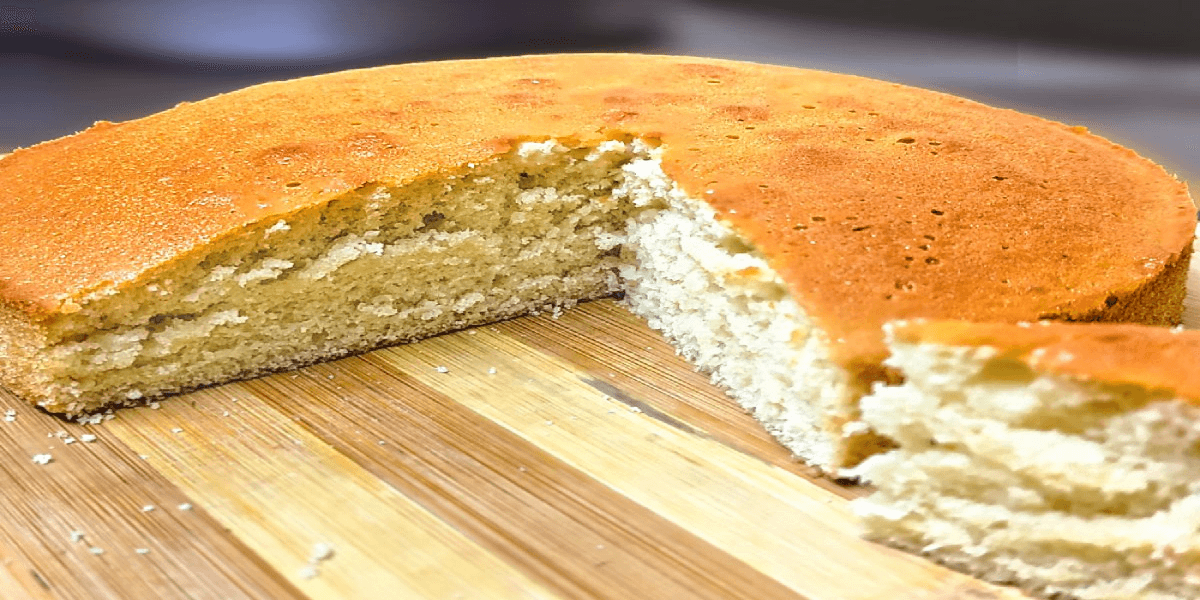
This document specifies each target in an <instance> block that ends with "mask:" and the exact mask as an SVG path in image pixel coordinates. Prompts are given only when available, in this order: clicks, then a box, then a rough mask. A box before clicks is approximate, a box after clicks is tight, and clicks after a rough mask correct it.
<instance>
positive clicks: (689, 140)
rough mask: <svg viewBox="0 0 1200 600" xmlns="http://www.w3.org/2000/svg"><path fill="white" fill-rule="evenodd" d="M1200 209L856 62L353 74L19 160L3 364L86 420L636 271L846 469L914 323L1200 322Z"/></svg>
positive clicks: (263, 88) (421, 67) (676, 331)
mask: <svg viewBox="0 0 1200 600" xmlns="http://www.w3.org/2000/svg"><path fill="white" fill-rule="evenodd" d="M1195 210H1196V208H1195V205H1194V204H1193V203H1192V201H1191V198H1190V197H1189V195H1188V192H1187V189H1186V188H1185V186H1184V185H1183V184H1182V183H1181V182H1179V181H1178V180H1176V179H1175V178H1174V177H1172V176H1171V175H1169V174H1168V173H1166V172H1165V171H1163V169H1162V168H1160V167H1158V166H1157V165H1154V164H1153V163H1151V162H1149V161H1147V160H1145V159H1142V158H1140V157H1138V156H1137V155H1136V154H1134V153H1133V152H1130V151H1129V150H1126V149H1124V148H1121V147H1119V146H1115V145H1114V144H1112V143H1111V142H1108V141H1106V140H1103V139H1101V138H1099V137H1097V136H1094V135H1091V134H1089V133H1087V132H1086V131H1085V130H1083V129H1082V128H1077V127H1068V126H1065V125H1062V124H1058V123H1051V122H1048V121H1045V120H1042V119H1038V118H1036V117H1032V116H1028V115H1023V114H1020V113H1016V112H1012V111H1006V110H998V109H994V108H989V107H986V106H983V105H980V104H977V103H974V102H970V101H967V100H963V99H960V98H954V97H952V96H947V95H944V94H938V93H934V92H928V91H924V90H917V89H913V88H907V87H903V86H899V85H896V84H891V83H887V82H880V81H873V80H868V79H863V78H858V77H850V76H845V75H836V74H831V73H821V72H817V71H807V70H801V69H792V68H786V67H775V66H768V65H756V64H749V63H739V62H732V61H722V60H713V59H701V58H689V57H666V56H638V55H562V56H530V57H513V58H501V59H487V60H469V61H447V62H437V63H423V64H409V65H396V66H389V67H380V68H375V69H365V70H358V71H347V72H342V73H332V74H328V75H321V76H317V77H310V78H302V79H297V80H293V81H284V82H277V83H269V84H264V85H260V86H254V87H251V88H247V89H245V90H240V91H237V92H233V93H229V94H225V95H222V96H217V97H215V98H210V99H207V100H204V101H201V102H196V103H192V104H184V105H181V106H178V107H175V108H173V109H171V110H168V111H165V112H162V113H159V114H156V115H151V116H149V117H146V118H144V119H139V120H136V121H131V122H128V123H118V124H114V123H99V124H97V125H96V126H95V127H92V128H90V129H88V130H87V131H84V132H81V133H79V134H77V135H73V136H69V137H65V138H62V139H59V140H54V141H51V142H47V143H45V144H41V145H38V146H35V147H33V148H29V149H24V150H18V151H16V152H14V153H13V154H12V155H10V156H8V157H6V158H4V159H2V160H0V215H3V218H2V219H0V380H2V381H3V383H4V385H5V386H6V387H8V388H9V389H11V390H12V391H14V392H16V393H17V394H19V395H20V396H22V397H24V398H26V399H27V400H29V401H30V402H33V403H36V404H38V405H39V406H42V407H43V408H45V409H46V410H48V411H52V412H57V413H62V414H66V415H73V416H75V415H83V414H87V413H89V412H91V411H95V410H97V409H100V408H102V407H107V406H114V405H122V404H137V403H140V402H143V401H145V400H146V399H149V398H154V397H158V396H161V395H164V394H169V393H175V392H179V391H183V390H187V389H191V388H195V387H197V386H203V385H211V384H215V383H220V382H223V381H228V380H231V379H235V378H239V377H251V376H254V375H257V374H261V373H266V372H271V371H277V370H281V369H288V368H294V367H298V366H301V365H304V364H308V363H311V362H314V361H318V360H325V359H330V358H335V357H338V356H343V355H345V354H348V353H352V352H361V351H365V350H368V349H370V348H374V347H378V346H380V345H383V344H391V343H399V342H404V341H408V340H413V339H419V338H421V337H425V336H429V335H433V334H437V333H441V332H445V331H450V330H454V329H458V328H463V327H469V326H472V325H476V324H480V323H486V322H489V321H493V320H496V319H503V318H508V317H513V316H517V315H521V314H527V313H530V312H533V311H538V310H557V309H561V308H563V307H567V306H570V305H571V304H573V303H575V302H577V301H580V300H586V299H590V298H596V297H600V296H606V295H611V294H618V293H620V294H623V295H624V298H625V301H626V303H627V305H628V306H629V307H630V308H631V309H632V310H633V311H634V312H636V313H637V314H639V315H642V316H644V317H645V318H646V319H647V321H648V322H649V323H650V325H651V326H653V327H655V328H657V329H659V330H661V331H663V333H664V334H665V335H666V336H667V337H668V338H669V339H670V340H671V341H672V342H673V343H674V344H675V345H676V347H677V348H678V349H679V351H680V352H681V354H683V355H684V356H685V357H687V358H688V359H689V360H691V361H693V362H694V363H695V364H696V365H697V366H698V367H699V368H701V369H703V370H705V371H706V372H709V373H711V374H712V376H713V378H714V380H715V381H716V382H717V383H718V384H719V385H721V386H722V387H724V388H725V389H726V390H728V391H729V392H730V394H731V395H732V396H733V397H734V398H736V399H737V400H738V401H739V402H740V403H741V404H742V405H743V406H745V407H746V408H747V409H748V410H750V411H752V412H753V413H754V414H755V416H756V417H757V418H758V419H759V420H760V421H761V422H762V423H763V424H764V426H765V427H767V428H768V429H769V430H770V431H771V432H772V433H774V434H775V435H776V437H777V438H778V439H779V440H780V441H781V442H782V443H784V444H785V445H787V446H788V447H789V448H790V449H792V450H793V451H794V452H795V453H796V454H797V455H798V456H800V457H801V458H803V459H804V460H806V461H808V462H809V463H811V464H814V465H817V466H820V467H822V468H825V469H836V468H837V467H840V466H843V465H848V464H853V463H854V462H856V461H857V460H859V459H860V458H861V457H862V456H864V455H866V454H869V453H871V452H874V451H875V450H877V449H878V448H880V447H881V446H886V442H885V441H883V440H882V439H881V438H880V437H879V436H877V435H874V434H873V433H872V432H870V431H869V430H868V429H865V428H862V427H860V426H859V425H860V424H859V422H858V408H857V399H858V397H859V396H860V395H861V394H862V393H864V392H865V391H866V390H867V389H868V388H869V387H870V385H871V383H872V382H874V381H880V380H887V379H889V378H890V377H892V376H893V374H892V373H889V372H888V370H887V369H886V368H884V367H883V366H882V364H881V362H880V361H881V360H882V359H883V358H884V357H885V356H886V349H885V348H884V346H883V342H882V338H881V333H880V331H881V330H880V326H881V324H882V323H883V322H884V321H886V320H888V319H897V318H909V317H920V316H942V317H954V318H965V319H974V320H1001V321H1003V320H1011V321H1016V320H1021V319H1029V320H1032V319H1038V318H1060V319H1076V320H1124V321H1138V322H1145V323H1155V324H1170V323H1175V322H1178V320H1179V318H1180V314H1181V310H1182V299H1183V293H1184V279H1185V277H1186V274H1187V270H1188V261H1189V258H1190V252H1191V241H1192V238H1193V230H1194V227H1195Z"/></svg>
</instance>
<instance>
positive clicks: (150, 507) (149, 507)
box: [142, 504, 154, 513]
mask: <svg viewBox="0 0 1200 600" xmlns="http://www.w3.org/2000/svg"><path fill="white" fill-rule="evenodd" d="M152 510H154V505H153V504H147V505H145V506H143V507H142V512H144V513H145V512H150V511H152Z"/></svg>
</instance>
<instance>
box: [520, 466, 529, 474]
mask: <svg viewBox="0 0 1200 600" xmlns="http://www.w3.org/2000/svg"><path fill="white" fill-rule="evenodd" d="M517 470H518V471H520V472H522V473H524V472H525V471H528V470H529V469H526V468H525V467H517Z"/></svg>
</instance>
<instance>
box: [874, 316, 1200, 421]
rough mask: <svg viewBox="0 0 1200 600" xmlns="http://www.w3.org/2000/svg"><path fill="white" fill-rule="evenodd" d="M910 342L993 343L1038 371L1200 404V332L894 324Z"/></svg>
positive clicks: (1118, 326) (1108, 326) (1111, 326)
mask: <svg viewBox="0 0 1200 600" xmlns="http://www.w3.org/2000/svg"><path fill="white" fill-rule="evenodd" d="M888 329H889V334H888V335H889V336H890V337H892V338H893V339H894V340H895V341H898V342H904V343H909V344H922V343H924V344H939V345H947V346H988V347H991V348H993V349H995V350H996V351H997V352H998V353H999V356H1003V357H1006V358H1011V359H1014V360H1017V361H1019V362H1021V363H1024V364H1026V365H1028V366H1029V367H1031V368H1033V369H1034V370H1036V371H1044V372H1048V373H1054V374H1057V375H1062V376H1066V377H1069V378H1072V379H1076V380H1082V381H1097V382H1103V383H1109V384H1117V385H1121V384H1127V385H1136V386H1140V387H1144V388H1147V389H1152V390H1165V391H1169V392H1170V393H1172V394H1174V395H1175V396H1176V397H1178V398H1182V399H1185V400H1188V401H1191V402H1193V403H1198V404H1200V331H1191V330H1188V331H1185V330H1181V329H1171V328H1167V327H1149V326H1144V325H1130V324H1125V323H1087V324H1081V323H1051V322H1049V321H1042V322H1039V323H1032V324H1031V323H1023V324H1012V323H967V322H963V321H949V320H932V321H930V320H924V319H919V320H913V321H906V322H898V323H892V324H890V325H889V326H888Z"/></svg>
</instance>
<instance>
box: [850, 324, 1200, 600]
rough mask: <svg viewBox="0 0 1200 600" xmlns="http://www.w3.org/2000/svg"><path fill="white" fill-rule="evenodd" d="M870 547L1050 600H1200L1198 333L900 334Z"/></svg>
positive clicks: (882, 427) (972, 330) (955, 330)
mask: <svg viewBox="0 0 1200 600" xmlns="http://www.w3.org/2000/svg"><path fill="white" fill-rule="evenodd" d="M888 344H889V347H890V349H891V352H892V356H891V358H889V359H888V364H889V365H890V366H892V367H894V368H896V369H899V370H900V371H901V372H902V373H903V375H904V377H905V382H904V384H903V385H900V386H881V387H879V388H877V389H876V390H875V392H874V393H873V394H871V395H869V396H867V397H865V398H863V400H862V403H861V406H862V414H863V420H864V421H865V422H866V423H867V424H868V425H870V426H871V427H873V428H875V429H876V430H877V431H879V432H880V433H882V434H884V435H886V436H888V437H890V438H891V439H893V440H895V441H896V442H897V443H898V444H899V448H898V449H896V450H893V451H891V452H888V453H886V454H880V455H876V456H873V457H871V458H868V459H867V460H866V461H864V462H863V463H862V464H861V465H859V466H858V467H857V468H856V469H854V470H853V472H852V474H854V475H857V476H859V477H861V478H862V479H863V480H865V481H867V482H869V483H870V484H872V485H873V486H874V487H875V489H876V491H875V492H874V494H872V495H871V496H869V497H866V498H863V499H860V500H857V501H855V503H854V508H855V511H856V512H857V513H858V514H859V515H860V516H861V518H862V519H863V520H864V522H865V523H866V526H867V529H868V535H869V536H870V537H873V538H875V539H878V540H881V541H883V542H885V543H888V544H892V545H895V546H899V547H901V548H905V549H908V550H911V551H914V552H919V553H921V554H925V555H927V556H930V557H932V558H934V559H936V560H938V561H940V562H943V563H945V564H947V565H950V566H952V567H955V568H957V569H960V570H963V571H966V572H968V573H972V574H974V575H976V576H979V577H982V578H985V579H988V580H991V581H994V582H999V583H1013V584H1016V585H1018V586H1020V587H1021V588H1024V589H1025V590H1028V591H1030V592H1032V593H1034V594H1037V595H1040V596H1042V597H1046V598H1078V599H1081V600H1102V599H1103V600H1117V599H1122V600H1129V599H1134V598H1137V599H1147V600H1149V599H1154V600H1168V599H1169V600H1194V599H1195V598H1200V332H1194V331H1180V330H1172V329H1166V328H1153V327H1139V326H1134V325H1113V324H1090V325H1078V324H1048V323H1046V322H1042V323H1039V324H1036V325H1028V324H1026V325H1024V326H1022V325H997V324H969V323H963V322H954V321H929V322H923V321H910V322H899V323H895V324H892V325H890V326H889V328H888Z"/></svg>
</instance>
